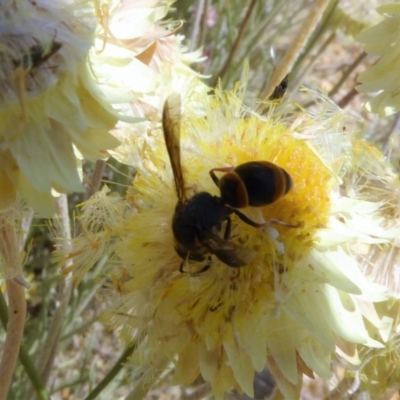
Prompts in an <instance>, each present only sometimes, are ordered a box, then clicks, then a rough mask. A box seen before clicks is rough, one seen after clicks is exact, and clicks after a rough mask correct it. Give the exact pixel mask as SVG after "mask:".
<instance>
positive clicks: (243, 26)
mask: <svg viewBox="0 0 400 400" xmlns="http://www.w3.org/2000/svg"><path fill="white" fill-rule="evenodd" d="M256 3H257V0H252V1H251V3H250V5H249V8H248V9H247V12H246V15H245V17H244V19H243V21H242V24H241V25H240V28H239V32H238V35H237V37H236V40H235V42H234V43H233V46H232V48H231V51H230V52H229V55H228V58H227V59H226V61H225V64H224V65H223V67H222V68H221V71H220V72H219V73H218V74H217V76H216V78H215V81H214V82H213V84H212V85H211V86H215V85H216V84H217V82H218V79H221V80H222V79H223V78H224V76H225V74H226V73H227V71H228V69H229V68H230V65H231V62H232V60H233V57H234V56H235V54H236V51H237V49H238V48H239V44H240V41H241V40H242V38H243V35H244V31H245V29H246V26H247V24H248V22H249V19H250V16H251V14H252V13H253V10H254V7H255V5H256Z"/></svg>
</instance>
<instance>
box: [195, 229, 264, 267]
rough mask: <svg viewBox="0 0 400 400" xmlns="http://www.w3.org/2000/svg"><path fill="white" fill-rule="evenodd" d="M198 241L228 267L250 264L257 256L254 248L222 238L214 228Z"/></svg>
mask: <svg viewBox="0 0 400 400" xmlns="http://www.w3.org/2000/svg"><path fill="white" fill-rule="evenodd" d="M200 242H201V244H202V245H203V246H205V247H207V249H208V250H209V251H210V253H212V254H215V255H216V256H217V257H218V258H219V259H220V260H221V261H222V262H223V263H225V264H227V265H229V266H230V267H243V266H245V265H247V264H250V263H251V262H252V261H253V260H254V259H255V258H256V256H257V253H256V252H255V251H254V250H251V249H248V248H247V247H242V246H239V245H238V244H236V243H234V242H231V241H229V240H225V239H223V238H222V237H221V236H220V235H219V233H218V231H217V230H216V229H215V228H214V229H213V230H212V231H209V232H207V233H205V234H204V236H202V238H201V240H200Z"/></svg>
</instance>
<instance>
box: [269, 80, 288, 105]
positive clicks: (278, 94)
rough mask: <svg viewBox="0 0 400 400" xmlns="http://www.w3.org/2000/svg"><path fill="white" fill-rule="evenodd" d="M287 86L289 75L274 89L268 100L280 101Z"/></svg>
mask: <svg viewBox="0 0 400 400" xmlns="http://www.w3.org/2000/svg"><path fill="white" fill-rule="evenodd" d="M288 84H289V75H286V76H285V77H284V78H283V79H282V82H281V83H280V84H279V85H278V86H276V87H275V89H274V91H273V93H272V94H271V96H269V100H280V99H281V98H282V97H283V96H284V95H285V93H286V90H287V88H288Z"/></svg>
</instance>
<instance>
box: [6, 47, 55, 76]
mask: <svg viewBox="0 0 400 400" xmlns="http://www.w3.org/2000/svg"><path fill="white" fill-rule="evenodd" d="M61 46H62V44H61V43H60V42H56V41H55V40H53V41H52V42H51V46H50V47H49V48H44V47H43V46H42V45H40V44H35V45H34V46H32V47H30V48H29V52H28V53H26V54H24V55H23V56H22V58H21V59H20V60H13V63H14V66H15V67H19V66H21V67H22V69H23V70H25V71H32V70H34V69H36V68H38V67H40V66H41V65H42V64H44V63H45V62H46V61H47V60H48V59H49V58H50V57H51V56H52V55H53V54H55V53H57V51H58V50H60V49H61Z"/></svg>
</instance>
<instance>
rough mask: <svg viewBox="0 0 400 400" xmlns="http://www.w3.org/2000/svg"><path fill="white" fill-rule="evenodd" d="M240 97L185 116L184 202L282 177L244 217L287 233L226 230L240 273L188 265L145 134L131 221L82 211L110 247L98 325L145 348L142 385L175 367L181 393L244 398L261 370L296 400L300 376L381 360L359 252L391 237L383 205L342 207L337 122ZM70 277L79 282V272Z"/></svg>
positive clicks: (215, 261)
mask: <svg viewBox="0 0 400 400" xmlns="http://www.w3.org/2000/svg"><path fill="white" fill-rule="evenodd" d="M236 95H237V93H226V94H224V93H220V92H218V91H217V92H216V93H215V95H214V96H201V95H200V96H198V97H196V95H194V96H195V97H194V98H193V99H191V100H190V101H192V104H197V110H196V115H191V114H190V110H189V109H185V110H184V111H183V116H184V117H183V120H182V138H181V150H182V165H183V172H184V177H185V182H186V184H185V190H186V191H187V193H191V194H193V193H196V192H202V191H206V192H209V193H211V194H212V195H215V196H219V195H220V193H219V190H218V188H217V187H216V185H215V184H214V182H213V181H212V180H211V178H210V176H209V171H210V170H211V169H213V168H222V167H229V166H237V165H240V164H243V163H245V162H248V161H255V160H265V161H269V162H273V163H275V164H276V165H278V166H279V167H280V168H283V169H285V170H286V171H287V172H288V173H289V174H290V176H291V178H292V180H293V189H292V190H291V191H290V192H289V193H288V194H287V195H286V196H284V197H282V198H280V199H279V200H277V201H275V202H273V203H272V204H270V205H266V206H263V207H257V208H248V209H243V210H244V211H243V212H244V213H245V214H246V216H247V217H248V218H250V219H252V220H253V221H256V222H258V223H263V222H265V221H270V220H272V219H276V220H279V221H281V222H283V223H286V224H290V225H292V226H285V225H283V224H273V225H270V226H266V227H261V228H255V227H253V226H251V225H249V224H247V223H245V222H244V221H243V220H241V219H240V218H238V217H237V216H233V217H232V227H231V234H230V238H229V243H233V244H234V245H235V246H240V248H241V249H244V250H243V251H248V252H250V253H251V254H252V257H250V259H249V261H248V262H247V265H245V266H243V267H241V268H240V269H239V268H233V267H229V266H228V265H227V264H225V263H224V262H222V261H221V260H220V259H219V258H218V257H217V256H215V255H213V254H211V253H210V254H209V255H208V256H209V257H208V256H207V257H206V259H205V261H203V262H201V261H200V262H194V261H190V262H188V261H187V260H186V261H185V260H182V259H181V258H180V257H179V256H178V254H177V253H176V252H175V250H174V237H173V233H172V229H171V221H172V216H173V215H174V210H175V206H176V203H177V194H176V193H175V188H174V185H173V179H174V178H173V175H172V171H171V165H170V162H169V159H168V155H167V151H166V148H165V143H164V138H163V135H162V132H161V131H153V137H154V143H153V146H152V148H148V149H147V151H146V152H143V154H142V156H143V159H142V167H141V169H140V171H139V174H138V176H137V177H136V178H135V181H134V186H133V189H132V191H131V192H130V193H128V195H127V198H126V201H127V206H128V207H126V208H121V209H119V210H118V209H117V208H113V210H114V212H113V213H111V214H112V215H109V214H108V215H107V216H104V215H105V213H103V209H104V208H107V209H110V206H108V205H107V204H108V200H107V196H106V195H105V194H103V196H101V198H100V197H98V198H97V200H96V201H94V200H91V201H89V202H88V204H87V207H90V209H91V210H93V211H94V212H95V213H96V214H98V216H101V218H103V219H105V220H106V221H105V222H104V226H106V227H107V231H108V232H112V233H113V237H114V238H115V240H114V241H113V243H112V245H110V248H111V253H112V254H113V257H112V264H113V265H114V267H113V268H112V269H111V270H110V271H109V274H110V276H111V283H110V288H109V291H108V295H109V296H110V298H111V299H112V302H111V304H110V307H109V312H108V313H107V314H106V315H105V316H104V319H105V320H106V321H107V323H109V324H111V326H113V327H114V328H115V329H118V330H119V332H120V336H121V338H122V339H123V340H124V341H125V342H126V343H127V344H129V343H131V342H132V341H134V340H139V339H140V345H139V349H138V352H137V354H136V357H135V358H134V361H135V362H137V363H139V364H140V365H141V366H142V367H143V376H144V378H146V379H148V380H151V377H152V376H153V374H155V373H156V372H157V369H158V368H161V367H160V366H163V367H165V365H167V364H168V363H171V364H172V365H173V367H174V383H175V384H190V383H191V382H192V381H193V380H194V379H195V378H196V377H197V376H198V375H199V374H201V375H202V377H203V378H204V379H205V380H206V381H209V382H210V383H211V386H212V391H213V393H214V395H215V397H216V398H222V397H223V394H224V392H226V391H228V390H230V389H231V388H232V387H234V388H236V389H237V390H239V391H240V392H245V393H247V394H248V395H249V396H252V394H253V377H254V373H255V371H261V370H262V369H263V368H264V366H265V364H267V366H268V367H269V369H270V370H271V372H272V373H273V375H274V377H275V379H276V380H277V383H278V387H279V389H280V391H281V392H282V394H283V395H284V397H285V398H287V399H294V398H298V397H299V393H300V389H301V385H302V374H306V375H308V376H310V377H313V376H314V374H317V375H318V376H320V377H323V378H325V379H328V378H329V377H330V376H331V371H330V362H331V359H332V356H333V354H334V352H335V351H336V352H338V353H339V354H340V355H341V356H343V357H345V358H346V359H347V360H349V362H353V363H358V362H359V359H358V356H357V351H356V345H357V344H363V345H365V346H367V347H377V348H379V347H383V345H382V344H381V343H380V341H379V340H376V339H374V338H372V337H371V336H370V334H369V333H368V330H367V328H366V320H368V322H369V323H371V324H373V325H375V326H376V327H380V326H381V321H380V320H379V318H377V315H376V312H375V309H374V306H373V302H376V301H382V300H384V296H383V292H384V290H385V288H384V287H383V286H381V285H378V284H376V283H372V282H370V281H369V280H368V279H367V278H366V277H365V276H364V275H363V274H362V273H361V271H360V269H359V264H358V262H357V259H356V256H357V248H358V247H359V246H361V245H362V244H363V243H386V242H388V241H390V240H392V239H393V238H394V237H396V235H398V233H399V231H398V230H395V229H386V228H384V226H385V221H386V220H385V218H383V219H382V216H381V215H380V211H381V210H382V208H384V207H385V204H384V203H383V202H374V201H367V200H362V199H357V198H356V197H351V196H350V195H348V196H343V195H341V194H340V191H339V184H340V182H341V178H340V177H341V176H343V175H344V173H345V171H347V170H349V169H351V168H352V165H351V156H350V153H351V151H352V140H351V138H349V137H348V134H345V133H343V131H342V123H343V122H342V118H341V117H340V116H339V114H338V113H337V112H336V113H334V112H332V110H327V109H325V110H324V112H323V113H321V115H319V116H318V115H315V116H312V117H311V116H308V115H305V114H302V115H300V116H299V118H297V119H296V120H294V121H292V122H291V123H290V124H289V121H285V120H284V119H282V118H278V117H275V116H274V117H273V115H272V114H271V115H268V116H266V117H262V116H260V115H257V114H255V113H254V112H252V111H251V110H248V109H246V108H245V107H244V106H243V105H242V103H241V100H240V99H238V98H237V97H236ZM183 104H187V102H186V100H184V101H183ZM200 110H202V111H200ZM271 112H272V111H271ZM323 115H324V117H322V116H323ZM300 121H301V122H300ZM321 129H323V132H321V131H320V130H321ZM343 152H344V155H343ZM217 174H220V172H217ZM221 175H222V174H221ZM218 176H220V175H218ZM189 197H190V196H189ZM204 212H207V211H206V210H204ZM93 218H95V217H94V216H93V215H92V216H91V217H90V218H89V219H88V223H87V224H86V226H88V227H90V221H91V219H93ZM221 232H224V229H223V230H222V231H221ZM92 234H93V231H91V230H90V229H88V230H86V231H84V232H83V235H86V236H87V237H89V236H90V235H92ZM217 234H218V232H217ZM222 234H223V233H221V235H222ZM217 243H220V241H217ZM97 248H98V247H97ZM229 248H230V247H229ZM94 251H95V249H93V254H94ZM118 265H119V267H118ZM74 267H75V268H76V270H77V271H82V268H85V266H84V265H83V264H82V263H80V262H79V261H77V260H76V261H75V264H74ZM180 269H181V271H180ZM78 273H79V272H78ZM146 379H143V380H142V383H143V382H144V385H146V384H150V383H149V382H146Z"/></svg>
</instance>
